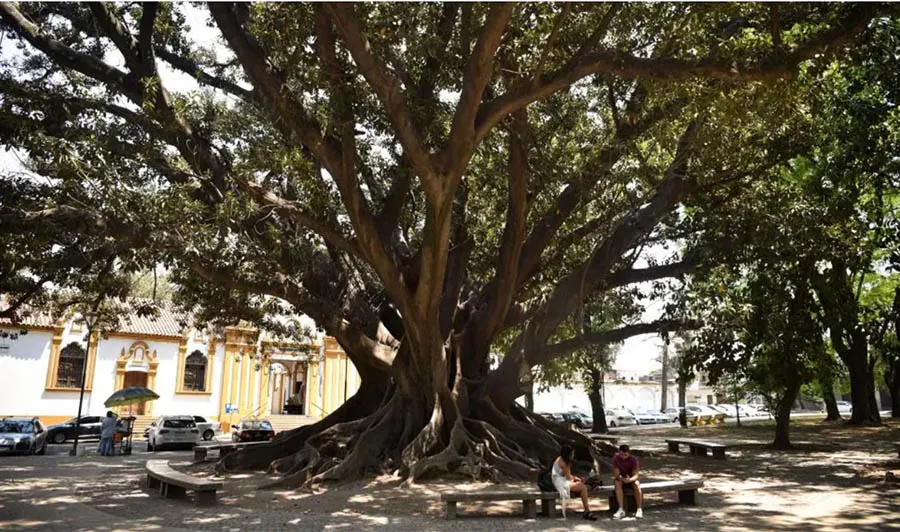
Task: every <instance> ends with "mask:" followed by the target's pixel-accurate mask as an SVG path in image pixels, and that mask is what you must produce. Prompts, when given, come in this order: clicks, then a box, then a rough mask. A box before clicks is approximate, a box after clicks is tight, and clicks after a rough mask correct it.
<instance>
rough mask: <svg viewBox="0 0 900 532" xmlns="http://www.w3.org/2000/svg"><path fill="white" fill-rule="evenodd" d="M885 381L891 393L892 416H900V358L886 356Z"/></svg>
mask: <svg viewBox="0 0 900 532" xmlns="http://www.w3.org/2000/svg"><path fill="white" fill-rule="evenodd" d="M884 383H885V384H886V385H887V389H888V391H889V392H890V394H891V417H892V418H900V359H897V358H894V357H889V356H886V357H884Z"/></svg>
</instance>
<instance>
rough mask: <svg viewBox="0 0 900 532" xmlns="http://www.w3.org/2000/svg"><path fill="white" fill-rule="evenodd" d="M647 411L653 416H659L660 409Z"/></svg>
mask: <svg viewBox="0 0 900 532" xmlns="http://www.w3.org/2000/svg"><path fill="white" fill-rule="evenodd" d="M647 413H648V414H650V415H651V416H658V415H659V410H647Z"/></svg>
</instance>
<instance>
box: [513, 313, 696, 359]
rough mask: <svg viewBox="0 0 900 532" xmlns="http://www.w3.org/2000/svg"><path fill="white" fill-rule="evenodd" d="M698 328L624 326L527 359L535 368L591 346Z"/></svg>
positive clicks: (670, 324) (657, 324) (668, 323)
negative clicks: (642, 335) (643, 335)
mask: <svg viewBox="0 0 900 532" xmlns="http://www.w3.org/2000/svg"><path fill="white" fill-rule="evenodd" d="M699 326H700V324H699V323H698V322H693V321H688V322H685V321H676V320H658V321H654V322H651V323H635V324H632V325H625V326H622V327H620V328H618V329H612V330H609V331H601V332H593V333H588V334H584V335H581V336H578V337H575V338H571V339H569V340H563V341H562V342H557V343H555V344H549V345H547V346H544V348H542V349H539V350H538V351H537V353H535V354H534V355H533V356H532V357H531V358H529V361H530V362H531V363H532V364H533V365H535V366H536V365H540V364H546V363H548V362H551V361H553V360H555V359H557V358H560V357H563V356H565V355H568V354H569V353H571V352H573V351H577V350H578V349H582V348H584V347H589V346H592V345H599V344H614V343H617V342H621V341H623V340H626V339H628V338H631V337H632V336H638V335H641V334H652V333H661V332H664V331H680V330H687V329H696V328H698V327H699Z"/></svg>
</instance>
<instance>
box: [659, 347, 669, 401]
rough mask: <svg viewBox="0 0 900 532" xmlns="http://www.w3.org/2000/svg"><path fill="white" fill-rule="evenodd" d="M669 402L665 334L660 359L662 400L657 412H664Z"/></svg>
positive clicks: (667, 356) (667, 355)
mask: <svg viewBox="0 0 900 532" xmlns="http://www.w3.org/2000/svg"><path fill="white" fill-rule="evenodd" d="M668 400H669V334H668V333H666V334H665V337H664V338H663V358H662V399H661V400H660V402H659V411H660V412H665V411H666V408H668V407H669V406H668V404H667V403H668Z"/></svg>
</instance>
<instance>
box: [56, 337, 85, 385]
mask: <svg viewBox="0 0 900 532" xmlns="http://www.w3.org/2000/svg"><path fill="white" fill-rule="evenodd" d="M86 360H87V353H86V352H85V350H84V348H83V347H81V346H80V345H78V344H77V343H75V342H72V343H71V344H69V345H67V346H66V347H64V348H63V349H62V351H60V353H59V366H58V367H57V370H56V387H57V388H80V387H81V374H82V373H84V365H85V362H86Z"/></svg>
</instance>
